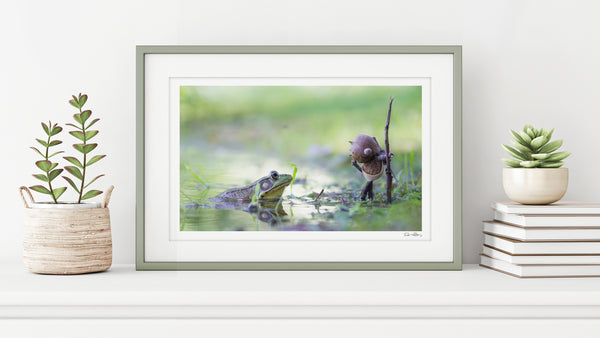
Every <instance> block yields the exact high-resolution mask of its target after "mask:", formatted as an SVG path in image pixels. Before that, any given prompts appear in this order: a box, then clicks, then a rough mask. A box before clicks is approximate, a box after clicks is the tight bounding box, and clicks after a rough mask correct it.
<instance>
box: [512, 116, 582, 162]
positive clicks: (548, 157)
mask: <svg viewBox="0 0 600 338" xmlns="http://www.w3.org/2000/svg"><path fill="white" fill-rule="evenodd" d="M553 132H554V128H553V129H544V128H541V129H535V128H534V127H532V126H531V125H528V124H527V125H525V126H524V127H523V130H522V131H520V132H516V131H514V130H512V129H511V130H510V133H511V134H512V136H513V140H512V145H513V147H511V146H507V145H505V144H503V145H502V147H503V148H504V150H506V152H507V153H508V154H509V155H510V156H512V157H514V159H508V158H503V159H502V162H504V164H506V165H507V166H509V167H513V168H560V167H561V166H562V165H563V164H564V162H563V161H562V160H564V159H565V158H567V157H568V156H569V155H571V153H570V152H567V151H560V152H555V151H557V150H558V148H560V147H561V146H562V144H563V141H562V140H556V141H552V142H550V139H551V138H552V133H553Z"/></svg>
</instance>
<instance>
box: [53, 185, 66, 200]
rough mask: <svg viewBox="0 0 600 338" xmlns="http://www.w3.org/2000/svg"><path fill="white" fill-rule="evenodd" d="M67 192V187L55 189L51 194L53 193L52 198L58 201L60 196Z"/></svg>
mask: <svg viewBox="0 0 600 338" xmlns="http://www.w3.org/2000/svg"><path fill="white" fill-rule="evenodd" d="M66 190H67V187H60V188H55V189H54V190H53V191H52V192H53V193H54V194H53V195H54V198H56V199H58V198H59V197H60V195H62V194H63V193H64V192H65V191H66Z"/></svg>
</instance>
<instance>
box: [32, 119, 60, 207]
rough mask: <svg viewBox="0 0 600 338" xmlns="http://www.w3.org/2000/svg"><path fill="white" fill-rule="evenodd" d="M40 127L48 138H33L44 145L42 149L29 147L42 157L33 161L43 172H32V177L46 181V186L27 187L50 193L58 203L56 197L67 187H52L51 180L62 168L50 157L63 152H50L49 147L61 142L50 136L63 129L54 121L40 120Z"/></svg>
mask: <svg viewBox="0 0 600 338" xmlns="http://www.w3.org/2000/svg"><path fill="white" fill-rule="evenodd" d="M42 128H43V129H44V133H46V136H48V138H47V139H46V141H44V140H41V139H39V138H38V139H35V140H36V141H37V142H38V143H39V144H40V145H42V147H44V148H42V149H43V150H44V151H43V152H42V151H40V150H39V149H38V148H36V147H31V149H33V150H34V151H35V152H36V153H38V154H39V155H40V156H41V157H42V158H43V160H39V161H36V162H35V165H36V166H37V167H38V168H39V169H40V170H41V171H42V172H43V174H34V175H33V177H35V178H37V179H38V180H40V181H43V182H46V183H47V185H48V187H45V186H43V185H34V186H31V187H29V189H31V190H33V191H37V192H39V193H42V194H46V195H50V196H51V197H52V200H53V201H54V203H58V198H59V197H60V196H61V195H62V194H63V193H64V192H65V190H67V187H60V188H54V187H52V181H54V179H55V178H57V177H58V175H60V173H62V171H63V169H60V168H56V167H57V166H58V163H56V162H52V161H51V160H50V158H52V157H54V156H55V155H58V154H60V153H63V151H57V152H54V153H52V154H50V148H52V147H55V146H57V145H59V144H61V143H62V141H60V140H52V137H53V136H56V135H58V134H59V133H60V132H61V131H62V130H63V129H62V127H60V126H58V124H56V123H55V124H52V122H51V121H48V124H45V123H44V122H42Z"/></svg>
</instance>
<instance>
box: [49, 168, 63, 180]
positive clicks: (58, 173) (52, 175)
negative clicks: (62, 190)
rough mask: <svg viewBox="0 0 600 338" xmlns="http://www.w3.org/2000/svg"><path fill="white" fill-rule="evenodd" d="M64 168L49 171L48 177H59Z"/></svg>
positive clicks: (51, 178) (52, 178)
mask: <svg viewBox="0 0 600 338" xmlns="http://www.w3.org/2000/svg"><path fill="white" fill-rule="evenodd" d="M62 172H63V170H62V169H55V170H52V171H51V172H49V173H48V177H49V178H50V181H54V179H55V178H57V177H58V175H60V173H62Z"/></svg>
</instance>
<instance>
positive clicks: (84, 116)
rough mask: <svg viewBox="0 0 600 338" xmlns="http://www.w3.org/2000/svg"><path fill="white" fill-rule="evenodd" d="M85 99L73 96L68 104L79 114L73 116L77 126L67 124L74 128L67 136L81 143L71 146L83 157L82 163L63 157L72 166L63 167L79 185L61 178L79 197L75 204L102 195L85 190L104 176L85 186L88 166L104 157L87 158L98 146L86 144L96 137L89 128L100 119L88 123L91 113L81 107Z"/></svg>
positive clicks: (70, 157)
mask: <svg viewBox="0 0 600 338" xmlns="http://www.w3.org/2000/svg"><path fill="white" fill-rule="evenodd" d="M87 99H88V97H87V95H85V94H84V95H81V93H80V94H79V95H78V96H75V95H73V99H72V100H69V103H70V104H71V105H72V106H73V107H75V108H77V109H79V113H77V114H74V115H73V119H74V120H75V122H77V125H75V124H72V123H67V125H68V126H71V127H73V128H75V130H72V131H70V132H69V134H71V135H73V136H74V137H76V138H77V139H78V140H80V141H81V143H75V144H73V148H75V150H77V151H78V152H80V153H81V154H82V155H83V159H82V161H79V159H77V158H76V157H72V156H65V157H63V158H64V159H65V160H67V161H69V162H70V163H71V164H73V165H72V166H65V170H66V171H67V172H69V174H71V175H72V176H73V177H74V178H75V179H77V180H79V181H81V182H80V183H79V184H75V182H74V181H73V180H72V179H71V178H69V177H67V176H63V178H64V179H65V180H66V181H67V182H69V184H70V185H71V187H73V189H75V191H76V192H77V194H78V195H79V199H78V200H77V203H81V201H82V200H86V199H88V198H92V197H94V196H98V195H100V194H102V191H100V190H88V191H87V192H85V189H87V187H89V186H90V184H92V183H94V182H95V181H96V180H97V179H99V178H100V177H102V176H104V174H102V175H98V176H96V177H94V178H93V179H91V180H89V181H88V182H87V184H86V178H87V176H86V175H87V174H88V172H87V170H88V167H89V166H91V165H92V164H94V163H96V162H98V161H100V160H101V159H103V158H104V157H105V156H106V155H95V156H93V157H91V158H88V154H89V153H91V152H92V151H93V150H94V149H96V147H97V146H98V144H97V143H88V142H89V141H90V140H91V139H92V138H93V137H94V136H96V135H98V131H97V130H90V127H91V126H92V125H94V124H95V123H96V122H98V121H100V119H98V118H97V119H93V120H91V121H90V122H89V123H88V121H89V118H90V117H91V116H92V111H91V110H83V106H84V105H85V103H86V102H87ZM86 123H87V124H86ZM84 192H85V193H84Z"/></svg>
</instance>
